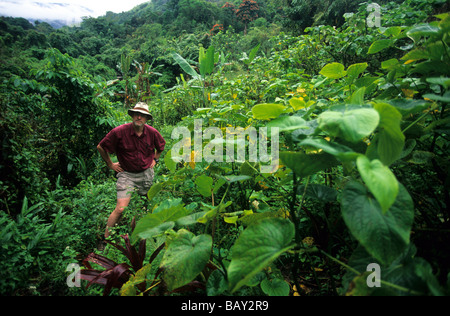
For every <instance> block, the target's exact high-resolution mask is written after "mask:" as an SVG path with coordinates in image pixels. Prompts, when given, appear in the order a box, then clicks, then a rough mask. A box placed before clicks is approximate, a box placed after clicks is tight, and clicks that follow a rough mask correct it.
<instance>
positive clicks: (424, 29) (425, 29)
mask: <svg viewBox="0 0 450 316" xmlns="http://www.w3.org/2000/svg"><path fill="white" fill-rule="evenodd" d="M439 32H440V29H439V27H437V26H431V25H430V24H428V23H426V24H419V25H416V26H414V27H413V28H411V29H410V30H409V31H408V32H406V35H407V36H408V37H409V38H411V39H412V40H413V41H415V42H417V41H418V40H419V39H420V38H421V37H424V36H432V35H438V34H439Z"/></svg>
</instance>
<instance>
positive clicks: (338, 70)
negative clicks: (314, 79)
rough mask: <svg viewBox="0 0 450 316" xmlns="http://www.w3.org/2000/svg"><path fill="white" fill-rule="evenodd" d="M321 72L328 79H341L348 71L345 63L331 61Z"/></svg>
mask: <svg viewBox="0 0 450 316" xmlns="http://www.w3.org/2000/svg"><path fill="white" fill-rule="evenodd" d="M320 74H321V75H323V76H325V77H327V78H328V79H340V78H342V77H345V76H346V75H347V72H346V71H345V66H344V65H342V64H340V63H331V64H328V65H326V66H325V67H323V68H322V70H321V71H320Z"/></svg>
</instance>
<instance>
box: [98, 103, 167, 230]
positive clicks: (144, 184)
mask: <svg viewBox="0 0 450 316" xmlns="http://www.w3.org/2000/svg"><path fill="white" fill-rule="evenodd" d="M128 114H129V115H130V116H131V117H132V118H133V122H132V123H128V124H124V125H121V126H119V127H116V128H114V129H113V130H112V131H111V132H109V133H108V135H106V137H105V138H104V139H103V140H102V141H101V142H100V143H99V144H98V146H97V150H98V151H99V153H100V155H101V156H102V158H103V160H104V161H105V162H106V165H107V166H108V168H109V169H111V170H114V171H115V172H117V178H118V179H117V205H116V208H115V209H114V211H113V212H112V213H111V215H110V217H109V219H108V223H107V225H106V231H105V238H107V237H109V235H110V232H109V229H110V228H111V227H114V225H115V224H116V223H117V222H118V221H119V219H120V217H121V215H122V213H123V211H124V209H125V208H126V207H127V206H128V204H129V203H130V200H131V194H132V193H133V191H134V190H137V191H138V193H139V194H140V195H142V196H145V195H146V194H147V192H148V190H149V189H150V187H151V186H152V184H153V178H154V176H155V173H154V170H153V168H154V167H155V165H156V164H157V163H158V162H159V157H160V156H161V153H162V152H163V151H164V147H165V145H166V141H165V140H164V138H163V137H162V136H161V134H160V133H159V132H158V131H157V130H156V129H155V128H153V127H151V126H149V125H147V124H146V123H147V121H148V120H152V119H153V117H152V115H151V114H150V112H149V110H148V105H147V104H145V103H143V102H140V103H138V104H136V106H135V107H134V108H133V109H130V110H128ZM110 153H115V154H116V155H117V159H118V161H119V162H117V163H113V162H112V161H111V157H110V156H109V154H110Z"/></svg>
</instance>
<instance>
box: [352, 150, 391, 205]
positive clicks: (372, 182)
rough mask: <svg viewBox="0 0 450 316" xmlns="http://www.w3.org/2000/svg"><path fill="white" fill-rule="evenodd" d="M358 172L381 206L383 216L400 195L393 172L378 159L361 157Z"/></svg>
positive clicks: (357, 163) (358, 162)
mask: <svg viewBox="0 0 450 316" xmlns="http://www.w3.org/2000/svg"><path fill="white" fill-rule="evenodd" d="M356 165H357V167H358V171H359V173H360V174H361V177H362V179H363V180H364V183H365V184H366V185H367V187H368V188H369V190H370V192H372V194H373V195H374V196H375V198H376V200H377V201H378V203H379V204H380V206H381V209H382V211H383V214H384V213H386V212H387V211H388V210H389V208H390V207H391V206H392V204H394V202H395V199H396V198H397V195H398V190H399V186H398V181H397V178H396V177H395V175H394V174H393V173H392V171H391V170H390V169H389V168H388V167H387V166H385V165H383V163H382V162H381V161H379V160H378V159H375V160H372V161H370V160H369V159H368V158H367V157H366V156H364V155H361V156H359V157H358V158H357V159H356Z"/></svg>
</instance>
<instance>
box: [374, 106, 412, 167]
mask: <svg viewBox="0 0 450 316" xmlns="http://www.w3.org/2000/svg"><path fill="white" fill-rule="evenodd" d="M374 108H375V110H377V111H378V113H379V114H380V124H379V127H378V128H379V132H378V134H377V136H376V140H374V141H373V144H374V145H376V147H377V153H378V157H379V159H380V160H381V161H382V162H383V164H385V165H387V166H389V165H390V164H392V163H393V162H394V161H396V160H397V159H399V158H400V155H401V154H402V151H403V147H404V146H405V135H403V133H402V130H401V128H400V123H401V121H402V115H401V114H400V112H399V111H397V109H395V107H393V106H392V105H390V104H387V103H377V104H375V105H374Z"/></svg>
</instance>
